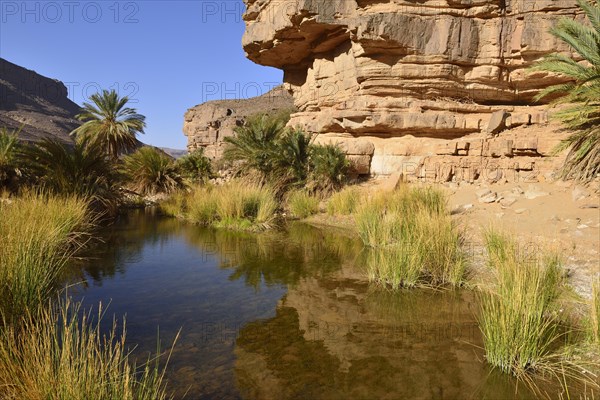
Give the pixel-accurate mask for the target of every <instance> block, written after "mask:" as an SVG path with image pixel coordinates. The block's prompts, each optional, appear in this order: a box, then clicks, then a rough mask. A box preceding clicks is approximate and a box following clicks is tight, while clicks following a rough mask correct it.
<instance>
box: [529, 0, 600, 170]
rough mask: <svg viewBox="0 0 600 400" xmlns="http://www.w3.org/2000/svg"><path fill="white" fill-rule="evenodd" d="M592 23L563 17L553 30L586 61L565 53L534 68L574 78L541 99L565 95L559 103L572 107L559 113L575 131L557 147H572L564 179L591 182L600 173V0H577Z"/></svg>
mask: <svg viewBox="0 0 600 400" xmlns="http://www.w3.org/2000/svg"><path fill="white" fill-rule="evenodd" d="M577 3H578V4H579V7H581V9H582V10H583V11H584V13H585V15H586V16H587V19H588V20H589V22H590V24H589V25H584V24H582V23H580V22H577V21H575V20H572V19H566V18H564V19H562V20H560V21H559V23H558V24H557V25H556V26H555V27H554V28H552V29H551V30H550V33H551V34H552V35H554V36H555V37H557V38H559V39H560V40H562V41H563V42H565V43H567V44H568V45H569V46H570V47H571V48H572V49H573V50H574V51H575V52H576V53H577V54H579V56H581V58H583V60H584V62H577V61H575V60H573V59H572V58H570V57H567V56H566V55H563V54H552V55H550V56H547V57H545V58H544V59H542V60H541V61H540V62H539V63H538V64H536V65H535V66H534V67H533V69H534V70H538V71H548V72H554V73H557V74H560V75H562V76H564V77H566V78H568V79H569V80H570V81H569V82H567V83H563V84H559V85H554V86H551V87H549V88H546V89H545V90H544V91H542V92H541V93H540V94H539V95H538V97H537V100H539V99H541V98H543V97H546V96H548V95H561V97H558V98H557V99H556V100H554V103H555V104H562V103H569V104H571V105H570V106H568V107H566V108H565V109H563V110H561V111H559V112H557V113H556V117H557V118H558V119H560V120H561V121H562V122H563V123H564V124H565V125H566V127H567V128H569V129H572V130H574V133H572V134H571V135H570V136H569V137H567V138H566V139H564V140H563V141H562V142H561V143H560V144H559V146H558V147H557V148H556V150H555V151H556V152H560V151H563V150H566V149H569V153H568V155H567V159H566V161H565V165H564V168H563V172H562V175H563V178H565V179H566V178H574V179H576V180H582V181H589V180H592V179H594V178H595V177H596V176H598V174H600V0H591V2H590V1H588V0H577Z"/></svg>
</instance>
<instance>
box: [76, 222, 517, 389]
mask: <svg viewBox="0 0 600 400" xmlns="http://www.w3.org/2000/svg"><path fill="white" fill-rule="evenodd" d="M103 240H104V244H103V245H99V246H97V248H95V249H92V250H91V251H90V257H91V258H90V259H88V261H86V262H85V263H84V265H83V266H75V267H74V268H73V271H74V272H73V276H72V277H71V280H72V281H80V280H81V279H84V280H85V282H86V284H82V285H80V286H79V289H78V291H77V295H78V296H79V297H80V298H83V299H84V303H85V304H86V305H88V306H91V305H97V303H98V302H99V301H102V302H103V303H106V302H109V301H111V306H110V309H109V312H111V313H115V314H116V315H117V316H121V315H125V314H126V315H127V327H128V342H129V343H130V345H132V346H135V345H137V346H138V347H137V349H136V354H140V355H144V354H146V353H147V352H152V351H154V349H155V345H156V333H157V328H158V327H160V336H161V339H162V340H163V343H169V341H170V340H172V339H173V337H174V335H175V334H176V333H177V331H178V330H179V329H181V330H182V331H181V338H180V340H179V342H178V343H177V345H176V347H175V350H174V353H173V357H172V359H171V364H170V366H169V369H168V380H169V384H170V387H171V388H172V389H173V390H175V391H176V395H177V397H178V398H179V397H181V396H183V395H184V394H185V393H186V392H187V396H186V398H191V399H196V398H202V399H238V398H247V399H350V398H351V399H360V398H364V399H374V398H382V399H385V398H388V399H404V398H411V399H412V398H417V399H418V398H423V399H426V398H427V399H429V398H434V399H436V398H439V399H451V398H490V399H491V398H502V399H504V398H514V397H515V396H514V393H513V391H514V387H513V383H511V381H510V379H508V378H507V377H505V376H500V377H499V376H497V375H496V374H491V375H490V373H489V371H488V369H487V368H486V367H485V364H484V363H483V362H482V353H481V350H480V349H479V348H478V347H477V346H481V339H480V334H479V330H478V329H477V327H476V325H475V320H474V310H475V309H476V305H475V300H474V298H473V297H472V296H470V295H469V294H466V293H461V292H431V291H406V292H395V293H393V292H386V291H381V290H374V289H372V288H370V287H369V285H368V283H367V282H366V280H365V268H364V267H363V265H364V257H365V256H364V254H363V251H362V246H361V245H360V242H359V241H357V240H355V239H353V238H348V237H345V236H343V235H340V234H338V233H334V232H331V231H326V230H320V229H316V228H313V227H309V226H306V225H303V224H292V225H290V226H289V227H288V229H287V231H286V232H285V233H283V232H269V233H263V234H244V233H234V232H228V231H222V230H213V229H206V228H200V227H195V226H190V225H186V224H183V223H180V222H179V221H176V220H174V219H162V218H160V217H156V216H149V215H146V214H144V213H143V212H136V213H132V214H130V215H129V216H128V217H126V218H123V219H122V220H121V221H119V222H117V223H116V224H115V225H114V226H111V227H108V228H107V229H105V231H104V232H103ZM522 395H523V392H522V391H521V392H520V394H519V396H522Z"/></svg>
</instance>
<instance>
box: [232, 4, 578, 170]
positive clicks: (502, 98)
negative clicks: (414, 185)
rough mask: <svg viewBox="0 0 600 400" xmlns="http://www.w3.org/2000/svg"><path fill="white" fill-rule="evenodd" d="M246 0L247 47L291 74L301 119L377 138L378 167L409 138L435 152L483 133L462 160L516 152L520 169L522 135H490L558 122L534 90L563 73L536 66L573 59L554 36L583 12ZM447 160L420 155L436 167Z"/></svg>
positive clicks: (338, 136)
mask: <svg viewBox="0 0 600 400" xmlns="http://www.w3.org/2000/svg"><path fill="white" fill-rule="evenodd" d="M245 2H246V4H247V7H248V8H247V11H246V13H245V15H244V19H245V20H246V25H247V28H246V32H245V35H244V39H243V45H244V49H245V51H246V53H247V56H248V58H249V59H251V60H253V61H254V62H256V63H259V64H262V65H267V66H272V67H276V68H280V69H282V70H283V71H284V81H285V84H286V85H287V87H288V88H289V89H290V91H291V92H292V93H293V96H294V102H295V105H296V106H297V108H298V110H299V111H298V112H297V113H296V114H294V115H293V117H292V120H291V121H290V124H292V125H298V124H300V125H302V126H304V127H305V128H306V129H307V130H308V131H310V132H315V133H319V134H322V140H329V139H333V140H336V141H340V140H341V141H351V140H353V139H355V138H362V140H365V139H368V140H370V141H371V142H372V143H373V144H374V146H375V149H374V152H373V154H372V156H371V157H372V159H371V166H370V172H371V173H376V174H387V173H390V171H391V170H395V169H396V167H395V165H396V164H398V163H402V162H403V160H406V159H405V158H403V157H407V155H406V154H403V153H406V152H405V151H396V148H397V147H398V146H399V145H398V144H397V143H400V142H398V139H399V138H405V137H411V138H412V140H411V141H410V145H411V146H412V147H425V148H427V147H431V146H430V144H431V143H429V142H428V140H429V139H436V140H441V141H442V142H441V143H435V147H439V145H442V146H445V145H448V146H449V147H452V146H454V144H452V143H451V142H449V141H450V140H456V139H463V138H465V137H467V138H469V137H474V139H473V140H472V141H470V142H469V146H473V147H470V150H469V149H456V150H455V151H454V152H453V153H456V154H453V155H473V154H476V155H477V157H479V158H481V159H483V158H485V157H486V156H489V157H492V158H502V159H504V158H509V159H511V161H510V162H503V163H504V164H512V165H513V166H514V164H515V163H514V162H513V161H512V159H513V158H516V157H518V156H520V154H519V152H520V149H519V147H518V146H520V145H521V143H520V140H521V139H522V138H511V139H510V140H513V145H515V146H517V147H513V148H511V151H505V152H500V153H501V154H500V153H498V154H496V153H493V155H492V154H491V153H489V152H486V150H485V148H486V146H487V148H488V149H489V147H490V146H491V147H494V146H496V142H494V141H493V140H492V142H490V143H487V140H486V137H488V138H490V137H493V136H496V135H497V134H498V133H499V132H502V131H503V130H506V129H510V128H512V127H517V126H528V125H535V124H542V125H544V124H546V123H547V121H548V116H547V110H546V107H545V106H543V105H537V106H532V105H534V104H535V102H534V97H535V96H536V95H537V94H538V93H539V92H540V90H541V89H542V88H544V87H547V86H548V85H551V84H555V83H558V82H560V81H561V79H560V78H559V77H557V76H556V75H549V74H545V73H541V72H536V73H532V72H530V71H529V70H527V68H528V67H529V66H530V65H531V64H532V63H533V62H535V61H536V60H539V59H540V58H541V57H543V56H544V55H546V54H549V53H552V52H555V51H561V52H565V53H566V54H569V55H573V54H570V53H569V48H568V47H567V46H566V45H564V44H562V43H561V42H559V41H558V40H557V39H556V38H554V37H553V36H552V35H551V34H550V33H548V31H549V29H550V28H551V27H552V26H553V25H554V24H556V22H557V21H558V20H559V19H560V18H581V16H580V15H579V14H578V9H577V7H576V1H575V0H536V1H530V0H418V1H417V0H386V1H384V0H294V1H282V0H245ZM512 136H514V135H512ZM370 138H384V139H386V140H382V141H379V140H371V139H370ZM523 139H525V138H523ZM534 139H535V140H539V141H542V142H543V141H544V137H543V135H542V136H540V137H538V136H536V137H535V138H534ZM507 146H508V145H507ZM540 146H541V147H544V144H543V143H542V144H541V145H540ZM400 147H402V146H400ZM479 148H481V149H482V151H479V150H473V149H479ZM461 151H462V153H465V151H466V153H468V154H462V153H460V152H461ZM449 152H450V151H449ZM525 153H526V154H525V155H526V156H527V157H542V156H544V153H543V152H538V151H536V152H530V151H525ZM438 155H439V154H438V152H437V151H432V152H429V153H426V152H421V153H417V154H414V153H413V154H410V156H420V157H430V158H431V157H434V161H433V162H437V161H436V160H437V159H438V158H437V156H438ZM443 155H444V156H446V155H451V154H443ZM384 158H385V159H386V160H387V161H385V162H383V161H381V160H383V159H384ZM378 160H379V161H378ZM413 161H414V160H413ZM421 161H422V162H420V164H421V166H424V165H425V164H427V162H429V163H431V162H432V160H431V159H429V161H427V160H421ZM411 162H412V161H411ZM526 162H529V161H526ZM482 163H483V164H485V163H484V162H483V161H481V162H480V164H482ZM519 168H520V166H519V167H517V170H518V169H519ZM416 174H417V175H418V173H416ZM454 176H456V175H454Z"/></svg>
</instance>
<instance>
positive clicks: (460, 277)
mask: <svg viewBox="0 0 600 400" xmlns="http://www.w3.org/2000/svg"><path fill="white" fill-rule="evenodd" d="M355 220H356V225H357V228H358V233H359V235H360V237H361V239H362V241H363V243H364V244H365V245H366V246H368V247H370V248H371V249H372V250H371V252H370V256H369V259H368V260H369V261H368V267H369V277H370V279H371V280H372V281H375V282H378V283H381V284H383V285H385V286H391V287H392V288H399V287H414V286H416V285H419V284H426V285H446V284H450V285H452V286H460V285H461V284H462V283H463V282H464V279H465V272H466V258H465V255H464V253H463V249H462V248H461V246H462V242H463V237H462V234H461V232H460V231H459V230H458V228H457V227H456V226H455V223H454V221H452V219H451V217H450V214H449V212H448V211H447V210H446V199H445V196H444V194H443V193H442V192H441V191H440V190H438V189H434V188H410V187H407V186H403V187H402V188H400V189H399V190H397V191H394V192H392V193H378V194H375V195H373V196H372V197H370V198H367V199H366V200H364V201H363V202H361V204H359V205H358V207H357V211H356V215H355Z"/></svg>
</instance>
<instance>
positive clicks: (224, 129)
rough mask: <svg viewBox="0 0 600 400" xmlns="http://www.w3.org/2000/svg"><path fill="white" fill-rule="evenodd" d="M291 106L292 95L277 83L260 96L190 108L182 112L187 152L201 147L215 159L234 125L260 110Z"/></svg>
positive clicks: (273, 109) (261, 111)
mask: <svg viewBox="0 0 600 400" xmlns="http://www.w3.org/2000/svg"><path fill="white" fill-rule="evenodd" d="M293 109H294V102H293V99H292V96H291V95H290V94H289V93H288V91H287V90H285V89H284V88H283V87H282V86H279V87H277V88H275V89H273V90H271V91H270V92H268V93H265V94H263V95H262V96H259V97H254V98H250V99H242V100H216V101H208V102H206V103H203V104H200V105H197V106H195V107H193V108H190V109H189V110H188V111H187V112H186V113H185V117H184V118H185V122H184V125H183V132H184V134H185V135H186V136H187V137H188V151H190V152H192V151H194V150H196V149H198V148H204V154H205V155H206V156H208V157H210V158H212V159H218V158H220V157H221V155H222V153H223V144H224V142H223V140H224V139H225V138H226V137H229V136H233V134H234V129H235V127H236V126H241V125H243V124H244V121H245V119H246V118H247V117H249V116H251V115H254V114H259V113H277V112H280V111H291V110H293Z"/></svg>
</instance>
